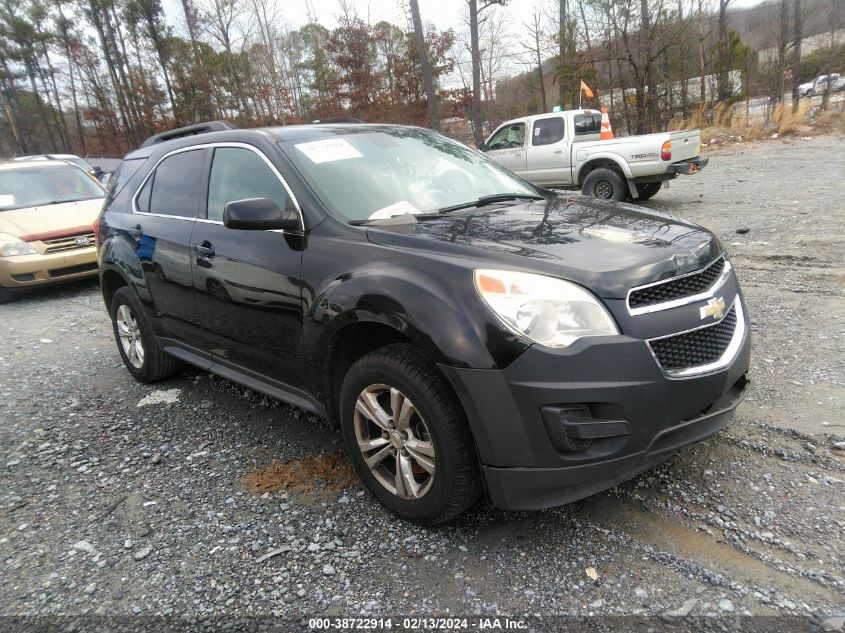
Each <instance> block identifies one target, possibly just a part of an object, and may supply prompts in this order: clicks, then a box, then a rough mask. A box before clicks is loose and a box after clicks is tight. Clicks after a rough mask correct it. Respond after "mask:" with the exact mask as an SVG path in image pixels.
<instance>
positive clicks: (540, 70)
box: [534, 16, 549, 112]
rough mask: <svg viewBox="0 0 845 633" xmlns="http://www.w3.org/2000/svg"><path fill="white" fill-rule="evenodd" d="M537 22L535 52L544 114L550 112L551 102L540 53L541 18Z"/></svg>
mask: <svg viewBox="0 0 845 633" xmlns="http://www.w3.org/2000/svg"><path fill="white" fill-rule="evenodd" d="M537 17H538V20H537V21H536V22H535V25H536V28H535V30H534V52H535V53H536V55H537V79H538V80H539V82H540V97H541V98H542V100H543V112H548V111H549V102H548V100H547V99H546V82H545V79H544V78H543V56H542V54H541V53H540V24H539V16H537Z"/></svg>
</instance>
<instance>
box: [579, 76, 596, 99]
mask: <svg viewBox="0 0 845 633" xmlns="http://www.w3.org/2000/svg"><path fill="white" fill-rule="evenodd" d="M581 90H583V91H584V94H585V95H587V97H588V98H590V99H592V98H593V91H592V90H590V87H589V86H588V85H587V84H585V83H584V80H583V79H582V80H581Z"/></svg>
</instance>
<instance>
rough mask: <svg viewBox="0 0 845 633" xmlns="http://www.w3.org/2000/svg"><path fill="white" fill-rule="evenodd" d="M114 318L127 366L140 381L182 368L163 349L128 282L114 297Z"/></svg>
mask: <svg viewBox="0 0 845 633" xmlns="http://www.w3.org/2000/svg"><path fill="white" fill-rule="evenodd" d="M111 322H112V330H113V331H114V339H115V342H116V343H117V349H118V351H119V352H120V357H121V358H122V359H123V364H124V365H126V369H127V370H128V371H129V373H130V374H132V376H133V377H134V378H135V380H137V381H138V382H145V383H146V382H158V381H159V380H164V379H165V378H170V376H172V375H173V374H175V373H176V371H177V370H178V369H179V361H178V360H177V359H175V358H174V357H173V356H171V355H170V354H167V353H166V352H164V351H162V349H161V347H159V344H158V341H157V340H156V337H155V333H154V332H153V328H152V326H151V325H150V323H149V321H148V320H147V316H146V314H145V313H144V309H143V308H142V307H141V302H140V301H139V300H138V298H137V297H136V296H135V293H134V292H133V291H132V290H130V289H129V287H127V286H124V287H122V288H118V290H117V291H116V292H115V293H114V296H113V297H112V300H111Z"/></svg>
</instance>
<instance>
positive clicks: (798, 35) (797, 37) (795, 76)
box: [792, 0, 804, 112]
mask: <svg viewBox="0 0 845 633" xmlns="http://www.w3.org/2000/svg"><path fill="white" fill-rule="evenodd" d="M792 4H793V9H794V12H795V13H794V18H793V21H794V24H793V29H792V110H793V112H797V111H798V104H799V102H800V100H801V94H800V93H799V90H798V86H800V85H801V39H802V38H803V33H802V31H803V30H804V16H803V12H802V10H801V0H793V2H792Z"/></svg>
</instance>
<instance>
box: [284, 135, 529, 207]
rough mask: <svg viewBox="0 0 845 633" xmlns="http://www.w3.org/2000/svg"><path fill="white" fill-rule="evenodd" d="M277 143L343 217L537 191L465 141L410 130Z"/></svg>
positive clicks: (451, 205) (325, 200)
mask: <svg viewBox="0 0 845 633" xmlns="http://www.w3.org/2000/svg"><path fill="white" fill-rule="evenodd" d="M283 147H284V148H285V150H286V153H287V154H288V155H289V156H290V158H291V160H292V161H293V162H294V163H295V164H296V166H297V168H298V169H299V171H300V172H301V173H302V175H303V176H304V178H305V179H306V180H307V181H308V183H309V184H310V185H311V187H313V188H314V189H315V190H316V191H317V193H318V195H319V196H320V198H321V199H322V200H323V202H324V203H325V204H326V206H328V208H329V209H330V210H331V211H332V212H334V213H336V214H337V215H338V216H339V217H341V218H343V219H345V220H348V221H361V220H375V219H381V218H389V217H392V216H395V215H402V214H405V213H411V214H420V213H436V212H437V211H438V210H440V209H446V208H448V207H456V206H460V205H464V204H467V203H471V202H473V201H475V200H478V199H479V198H482V197H484V196H491V195H498V194H513V195H517V196H538V195H539V194H538V189H537V188H536V187H534V186H533V185H531V184H529V183H528V182H526V181H525V180H523V179H522V178H520V177H518V176H516V175H514V174H512V173H510V172H509V171H507V170H506V169H504V168H502V167H499V166H498V165H497V164H496V163H494V162H492V161H491V160H489V159H487V158H486V157H484V156H483V155H481V154H479V153H478V152H475V151H473V150H471V149H469V148H468V147H466V146H465V145H462V144H460V143H458V142H456V141H453V140H451V139H448V138H446V137H444V136H441V135H439V134H435V133H433V132H429V131H426V130H422V129H417V128H389V127H369V126H361V127H359V126H352V127H350V129H349V130H348V131H346V130H344V131H343V132H342V133H339V134H333V135H331V136H322V137H320V138H317V139H316V140H310V141H304V142H296V143H285V144H283Z"/></svg>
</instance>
